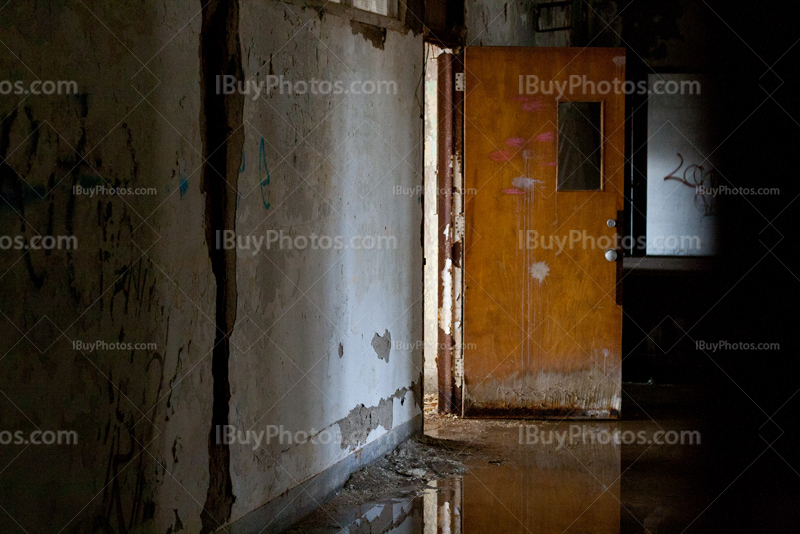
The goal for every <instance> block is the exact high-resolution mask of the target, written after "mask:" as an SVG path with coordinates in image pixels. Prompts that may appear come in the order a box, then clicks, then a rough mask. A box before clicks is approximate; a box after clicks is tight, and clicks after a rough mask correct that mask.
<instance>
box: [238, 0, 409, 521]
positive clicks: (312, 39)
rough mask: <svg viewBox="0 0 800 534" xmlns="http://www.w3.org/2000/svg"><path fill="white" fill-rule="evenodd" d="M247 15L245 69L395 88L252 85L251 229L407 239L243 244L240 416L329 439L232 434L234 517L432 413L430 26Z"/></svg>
mask: <svg viewBox="0 0 800 534" xmlns="http://www.w3.org/2000/svg"><path fill="white" fill-rule="evenodd" d="M264 21H270V24H269V25H268V26H266V27H265V25H264ZM240 31H241V42H242V43H243V57H244V58H245V62H244V71H245V79H252V80H254V81H259V82H264V83H266V82H268V81H269V78H268V76H270V75H273V76H281V75H282V76H283V77H284V80H286V81H291V82H295V81H299V80H307V81H309V80H311V79H317V80H327V81H332V82H333V81H336V80H340V81H343V82H344V84H345V87H349V85H350V83H351V82H354V81H362V82H363V81H372V82H378V81H394V82H396V83H397V92H396V94H372V95H356V94H349V95H313V94H305V95H298V94H294V95H288V94H280V93H279V92H277V91H273V92H272V93H271V94H270V95H269V96H264V97H263V98H259V99H256V100H253V99H252V98H247V99H246V100H245V112H244V123H245V146H244V161H245V164H244V165H243V166H242V173H241V175H240V180H239V192H240V195H241V201H240V204H239V207H238V209H237V221H236V226H237V234H239V235H253V236H264V235H268V234H269V233H270V232H273V234H272V235H275V234H274V232H283V235H285V236H291V237H292V238H297V237H309V236H311V235H312V234H316V235H320V236H330V237H333V238H336V237H341V238H342V243H344V245H345V246H346V247H347V246H349V243H350V240H351V238H352V237H354V236H362V237H371V238H377V237H379V236H383V237H388V238H393V239H394V244H392V243H390V242H386V243H385V244H384V245H383V246H382V248H381V249H378V248H375V249H360V250H358V249H350V248H347V249H336V248H335V247H332V248H323V247H322V246H320V247H319V248H318V249H316V250H315V249H313V248H312V247H311V246H310V245H309V246H308V248H306V249H299V248H288V247H283V248H278V249H275V248H270V250H268V251H264V250H263V249H262V251H261V252H260V253H255V254H254V250H249V251H248V250H240V251H239V254H238V257H237V277H238V280H239V284H238V293H239V305H238V311H237V327H236V329H235V331H234V336H233V339H232V341H233V343H234V344H235V345H236V347H238V349H237V350H236V351H235V353H234V354H233V355H232V361H231V386H232V395H233V396H232V399H231V406H233V407H235V413H234V412H232V413H231V424H232V425H234V426H235V427H236V428H239V429H244V430H246V429H252V430H253V431H256V432H260V431H265V432H269V428H270V427H271V428H273V429H274V428H275V427H282V429H283V430H285V431H288V432H290V433H291V434H292V436H295V435H297V432H307V433H309V434H318V435H319V439H318V440H317V441H319V443H296V442H289V440H287V439H284V440H279V438H278V437H274V438H272V440H271V442H270V443H268V444H263V446H261V447H256V448H255V450H253V449H254V447H253V446H235V447H233V448H232V449H231V455H232V460H231V469H232V472H233V481H234V494H235V495H236V496H237V500H236V502H235V504H234V508H233V516H232V518H233V519H236V518H237V517H240V516H241V515H243V514H245V513H247V512H248V511H249V510H252V509H253V507H255V506H258V505H259V504H263V503H265V502H268V501H269V500H271V499H272V498H274V497H277V496H278V495H280V494H281V493H283V492H284V491H286V490H287V489H290V488H292V487H294V486H296V485H297V484H298V483H300V482H303V481H306V480H308V479H309V478H310V477H312V476H314V475H315V474H317V473H319V472H320V471H322V470H323V469H325V468H327V467H329V466H331V465H333V464H334V463H336V462H337V461H339V460H342V459H343V458H344V457H345V456H347V455H349V454H352V453H353V451H354V450H356V449H357V448H361V447H362V446H363V445H364V444H365V443H366V442H369V441H373V440H374V439H376V438H377V437H379V436H380V435H382V434H384V433H386V432H388V431H390V430H392V428H393V427H394V428H396V427H397V426H399V425H401V424H403V423H405V422H407V421H409V420H410V419H411V418H413V417H415V416H419V415H420V414H421V399H419V393H420V391H421V380H422V350H421V349H422V347H421V346H420V345H419V343H418V342H417V341H418V340H420V339H421V337H422V313H421V312H422V246H421V235H420V232H421V222H422V209H421V204H420V199H419V195H418V194H409V193H408V190H415V191H416V189H414V188H416V187H418V186H421V184H422V176H421V172H420V171H421V167H422V150H423V144H422V119H421V115H422V110H421V103H422V84H421V78H422V61H423V47H422V39H421V36H419V35H414V34H413V33H411V32H409V33H407V34H403V33H399V32H395V31H391V30H388V31H386V34H385V41H383V42H382V43H381V44H380V46H381V48H382V49H381V48H378V47H376V46H375V44H374V43H373V42H372V41H371V40H368V39H367V36H363V35H362V34H360V33H358V31H357V30H356V29H355V28H353V26H351V23H350V21H349V20H347V19H346V18H344V17H340V16H335V15H329V14H325V15H324V16H322V17H320V16H319V15H317V13H316V12H315V11H314V10H313V9H303V8H301V7H298V6H292V5H287V4H280V3H277V2H255V1H246V2H243V3H242V8H241V26H240ZM365 88H366V87H365ZM262 96H263V95H262ZM267 181H268V183H266V182H267ZM398 187H399V188H400V189H399V190H398V189H396V188H398ZM398 191H405V193H398ZM267 206H268V207H267ZM275 245H276V244H274V245H273V247H274V246H275ZM387 348H388V349H389V350H388V351H387V350H386V349H387ZM273 432H275V430H273ZM340 435H343V440H344V443H340V442H339V441H338V438H336V439H334V441H333V442H330V443H325V441H327V440H328V439H329V437H335V436H340ZM300 436H301V437H302V434H300ZM292 439H294V438H292Z"/></svg>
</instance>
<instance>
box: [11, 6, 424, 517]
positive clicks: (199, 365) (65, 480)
mask: <svg viewBox="0 0 800 534" xmlns="http://www.w3.org/2000/svg"><path fill="white" fill-rule="evenodd" d="M213 4H214V5H217V4H219V2H214V3H213ZM202 7H203V6H202V5H201V3H200V2H192V3H190V4H181V5H178V4H169V3H167V4H145V5H141V4H136V5H133V4H125V3H123V4H116V3H106V2H104V3H89V4H86V5H82V4H81V3H76V4H74V5H73V4H70V5H67V6H65V5H61V4H60V3H48V2H38V3H10V4H8V5H6V6H4V7H2V14H0V40H2V42H3V44H4V46H2V47H0V73H2V75H1V76H0V79H8V80H25V81H26V83H27V82H30V81H32V80H36V79H42V80H75V81H76V83H77V85H78V87H79V91H78V94H75V95H50V96H44V95H19V96H3V97H2V99H1V100H0V121H2V122H0V195H1V196H2V198H0V236H11V237H14V236H17V235H21V236H23V237H24V238H25V239H26V240H28V241H30V238H31V237H33V236H35V235H37V234H41V235H54V236H61V235H64V236H75V238H76V239H77V242H78V246H77V248H75V249H72V250H52V251H39V250H30V251H24V250H13V249H10V250H0V280H1V281H2V286H0V311H2V316H1V317H0V392H2V395H0V431H6V430H7V431H17V430H21V431H23V432H25V433H26V435H27V434H28V433H29V432H31V431H34V430H37V429H39V430H42V431H47V430H50V431H57V430H69V431H72V430H74V431H76V433H77V436H78V444H77V445H70V446H67V445H60V446H32V445H31V446H26V445H25V444H21V445H15V444H13V443H12V444H10V445H3V446H1V447H0V469H3V471H2V473H0V480H1V481H2V483H0V504H1V505H2V506H3V507H4V508H5V509H6V510H7V511H9V512H12V515H11V516H9V515H8V514H0V531H2V532H22V529H21V528H20V526H21V527H22V528H24V529H25V531H27V532H39V531H41V532H43V531H53V530H55V531H59V530H60V529H61V528H62V527H64V531H65V532H66V531H68V532H98V531H113V532H176V531H186V532H200V531H201V530H202V529H203V528H204V524H203V520H202V519H201V516H202V509H203V506H204V505H206V504H207V503H208V497H209V495H210V494H211V493H213V491H215V490H217V489H218V488H217V487H212V488H211V490H212V491H209V485H210V477H209V469H210V467H209V451H210V450H211V448H210V443H209V440H210V438H212V437H213V433H214V426H213V423H214V422H216V421H219V419H216V418H215V417H214V413H215V410H214V402H215V400H219V398H220V397H219V395H217V397H216V399H215V393H214V391H215V379H217V378H218V377H219V376H220V375H218V374H217V373H212V361H215V360H214V357H215V356H216V353H214V347H215V345H217V344H218V343H217V342H218V341H219V339H220V337H219V336H218V327H219V326H220V325H223V326H225V325H227V326H226V327H230V325H229V324H228V322H229V321H231V315H232V314H229V315H225V317H227V318H224V319H223V320H222V321H220V317H219V309H220V299H221V298H222V300H223V303H225V305H226V306H228V305H229V303H230V294H231V293H233V294H235V298H234V300H233V304H234V305H235V323H234V326H233V330H232V337H231V341H230V346H229V354H228V358H229V362H228V364H229V366H228V376H227V381H228V386H229V388H230V395H231V398H230V403H229V407H230V410H229V413H228V418H227V421H228V422H229V424H231V425H233V426H235V427H236V428H239V429H247V428H251V427H254V428H255V429H261V428H263V427H264V425H267V424H269V425H273V426H279V425H283V426H284V427H285V428H287V429H291V430H292V431H297V430H302V431H306V432H311V431H316V432H320V431H323V430H326V431H328V432H333V433H335V434H336V435H341V434H342V429H343V428H344V430H345V433H349V434H353V435H354V436H355V441H352V442H347V443H346V446H345V447H344V448H343V447H342V443H341V441H338V442H327V443H324V444H322V443H320V444H312V443H302V444H296V443H293V444H279V443H277V442H274V441H273V442H272V443H271V444H267V445H265V446H264V448H263V449H257V450H255V451H254V450H253V449H252V447H249V446H246V445H245V446H240V447H239V446H235V445H231V448H230V460H229V468H228V469H229V472H228V476H229V477H230V480H231V484H232V496H233V502H232V507H231V508H230V510H229V511H228V512H227V514H229V516H228V517H227V518H225V517H224V515H225V514H224V513H225V512H226V511H225V510H224V508H225V507H224V506H222V507H221V509H222V511H223V516H222V517H220V516H215V517H216V518H217V520H219V521H220V522H222V521H232V520H235V519H236V518H238V517H241V516H242V515H244V514H246V513H248V512H250V511H252V510H254V509H255V508H257V507H258V506H260V505H262V504H264V503H266V502H268V501H269V500H271V499H272V498H274V497H276V496H278V495H280V494H281V493H283V492H284V491H286V490H287V489H289V488H292V487H294V486H296V485H297V484H298V483H299V482H301V481H304V480H308V479H309V478H311V477H313V476H314V475H316V474H318V473H320V472H321V471H322V470H324V469H325V468H327V467H330V466H331V465H333V464H334V463H336V462H338V461H340V460H342V459H343V458H345V457H347V456H348V455H350V454H357V450H358V449H360V448H361V447H363V446H364V445H365V444H366V443H369V442H372V441H373V440H375V439H376V438H377V437H379V436H381V435H382V434H384V433H386V432H388V431H390V430H391V429H392V428H397V427H398V426H399V425H402V424H403V423H405V422H407V421H409V420H410V419H411V418H413V417H414V416H418V415H419V414H420V413H421V406H420V404H419V402H420V398H419V397H420V395H419V393H420V382H421V367H422V357H421V352H420V350H419V348H418V345H417V344H416V343H415V341H416V340H418V339H420V338H421V328H422V324H421V300H420V301H418V300H417V299H418V298H419V297H420V295H421V293H422V281H421V278H422V277H421V269H420V265H421V261H422V256H421V246H420V235H419V232H420V222H421V207H420V204H419V201H418V198H417V197H416V196H409V195H396V194H394V190H393V187H394V186H396V185H400V186H404V187H406V188H409V187H415V186H417V185H419V184H421V177H420V175H419V172H418V171H419V168H420V167H421V154H422V152H421V151H422V145H421V143H420V141H421V136H422V126H421V118H420V115H421V110H420V102H421V101H422V96H421V93H420V92H419V91H420V90H421V89H420V87H421V86H420V84H419V80H420V78H421V76H422V39H421V36H419V35H414V34H412V33H408V34H403V33H398V32H395V31H391V30H388V31H386V35H385V39H384V40H383V41H382V42H381V43H380V44H381V45H382V46H383V49H379V48H376V47H375V45H374V39H373V40H372V41H371V40H368V39H367V38H365V37H364V36H363V35H362V34H361V33H359V32H358V31H355V32H354V31H353V28H352V27H351V24H350V21H349V20H347V19H346V18H343V17H336V16H332V15H323V16H320V15H317V14H316V13H315V12H314V11H313V10H310V9H305V10H304V9H302V8H300V7H296V6H290V5H287V4H281V3H278V2H271V1H270V2H250V1H247V2H242V3H241V4H240V6H239V14H238V26H239V28H238V37H239V43H240V46H241V57H242V68H243V71H244V72H243V73H241V75H242V76H244V77H245V78H250V77H251V76H256V78H257V79H261V78H259V77H260V76H263V75H265V74H269V73H275V74H284V75H286V76H287V78H291V79H294V80H300V79H305V80H310V79H312V78H315V79H326V80H335V79H342V80H345V81H350V80H359V79H360V80H395V81H396V82H397V83H398V91H397V94H394V95H377V94H376V95H358V97H357V98H356V97H355V95H353V96H351V97H349V98H343V99H341V100H336V99H333V98H322V97H316V98H312V97H311V95H306V96H305V97H293V98H286V97H285V96H284V97H283V98H279V96H280V95H274V96H272V97H269V98H266V99H261V100H252V99H250V98H248V97H245V98H244V103H243V113H244V123H243V125H242V127H241V129H240V133H241V135H242V137H243V140H242V141H241V146H242V150H241V152H242V154H241V166H240V169H239V170H234V172H235V175H234V177H231V176H230V170H229V169H230V165H231V162H233V161H235V160H236V159H237V158H236V156H238V154H230V152H231V151H230V150H228V157H227V159H226V165H227V167H222V168H221V167H219V166H211V167H208V166H207V168H206V170H203V164H204V161H205V160H206V158H207V156H208V154H209V153H211V152H213V151H211V152H210V151H209V150H207V147H206V148H204V137H203V136H204V135H205V134H204V132H205V133H206V134H207V132H208V130H207V129H206V130H204V128H207V127H208V123H209V120H208V117H207V116H206V114H207V112H208V106H207V105H204V103H203V99H202V93H201V90H200V86H201V83H202V75H201V73H202V68H203V64H202V61H201V60H202V54H203V51H202V47H201V41H202V38H201V37H202V36H201V33H202V28H203V15H202V12H201V9H202ZM225 26H226V31H229V30H230V26H229V25H228V23H227V22H226V24H225ZM297 32H301V33H300V34H298V35H297V36H296V35H295V34H297ZM227 37H231V35H230V34H227V35H226V36H223V38H227ZM232 116H233V115H231V114H230V113H229V112H226V117H227V118H226V120H230V118H231V117H232ZM232 133H233V132H232ZM236 165H237V167H239V163H238V161H237V163H236ZM216 171H220V175H219V176H217V177H214V178H212V179H213V180H217V186H219V185H220V184H221V183H222V182H220V180H224V181H225V182H226V184H227V185H226V187H231V184H233V188H234V189H233V190H234V191H235V196H234V198H235V202H234V203H233V205H234V206H235V214H234V217H235V218H234V219H232V220H233V221H235V228H236V231H237V233H238V234H240V235H244V234H248V233H261V234H263V233H264V232H265V231H267V230H284V232H287V233H294V235H297V234H298V232H299V233H303V232H311V231H314V232H316V233H317V234H324V235H333V236H336V235H340V236H343V237H344V238H345V240H347V239H349V238H350V237H351V236H354V235H362V236H378V235H380V236H395V237H396V244H397V246H396V248H393V249H390V250H334V249H326V250H302V251H300V250H270V251H266V252H265V253H264V254H258V255H255V256H254V255H253V254H252V251H251V250H237V251H235V256H234V259H235V275H236V276H235V283H236V286H235V288H234V291H232V292H231V291H228V293H226V294H225V295H223V296H222V297H221V296H220V294H219V291H218V286H217V281H218V280H223V279H224V280H227V281H230V280H232V279H233V277H232V276H230V274H229V275H227V276H225V277H224V278H219V276H215V271H214V267H213V257H214V256H213V254H210V252H211V251H212V249H213V248H214V247H213V245H212V244H210V243H209V242H208V235H209V234H208V230H209V224H212V223H210V222H209V221H210V220H211V219H213V217H210V216H209V215H210V212H209V210H212V211H211V213H218V212H217V211H215V210H219V209H220V208H216V207H211V208H209V206H208V200H209V197H208V193H209V191H210V189H209V188H208V184H207V183H206V184H205V185H204V184H203V180H204V178H203V176H204V172H205V173H206V176H208V175H211V176H213V174H210V173H214V172H216ZM267 173H269V174H267ZM232 178H233V179H232ZM237 181H238V183H237ZM76 186H81V187H83V188H88V187H94V186H105V187H130V188H152V191H149V192H147V193H146V194H134V195H124V196H123V195H112V194H107V193H105V192H104V193H99V194H96V195H94V196H89V195H88V194H77V193H76V190H75V187H76ZM226 209H227V208H226ZM226 213H228V215H224V216H223V217H222V219H225V218H226V217H228V216H229V215H230V212H226ZM214 224H216V223H214ZM221 224H222V226H223V227H225V228H228V227H229V225H228V223H226V222H224V221H223V223H221ZM231 224H232V223H231ZM217 229H218V228H216V227H211V230H217ZM211 235H213V232H212V234H211ZM225 258H227V259H225V260H224V262H225V263H226V265H228V267H226V269H230V265H231V264H233V261H231V259H230V254H226V255H225ZM226 295H227V296H226ZM226 313H229V312H227V311H226ZM386 331H388V332H390V333H391V339H392V340H393V342H394V344H393V345H392V347H391V349H390V358H388V359H379V358H378V356H377V354H376V353H375V351H374V350H373V348H372V346H371V340H372V339H373V336H374V335H375V334H376V333H377V334H381V333H385V332H386ZM381 335H383V334H381ZM97 341H101V342H102V343H103V344H104V346H102V347H99V348H98V347H91V348H89V347H87V346H79V345H76V342H80V343H94V342H97ZM117 343H131V344H137V343H151V344H154V346H151V347H147V348H127V347H126V348H124V349H120V348H119V347H118V346H116V344H117ZM395 345H396V346H395ZM340 347H341V348H340ZM223 379H224V378H223ZM350 430H352V432H349V431H350ZM345 439H349V438H345ZM350 445H353V446H350ZM223 463H224V462H223ZM212 469H213V468H212ZM223 471H224V468H223ZM223 483H224V480H223ZM218 485H219V483H216V484H212V486H218ZM205 523H206V524H205V529H206V530H208V528H210V527H213V523H212V522H209V521H208V519H206V521H205Z"/></svg>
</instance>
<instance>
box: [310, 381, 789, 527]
mask: <svg viewBox="0 0 800 534" xmlns="http://www.w3.org/2000/svg"><path fill="white" fill-rule="evenodd" d="M624 395H625V396H624V404H623V406H624V410H625V411H624V414H623V416H624V419H623V420H621V421H560V422H559V421H549V422H545V421H519V420H463V419H458V418H453V417H442V416H438V415H436V414H433V413H429V414H428V415H427V418H426V421H425V426H426V429H425V433H426V436H428V437H429V438H430V439H429V441H433V442H436V443H437V444H439V445H441V448H439V449H436V451H437V452H436V453H435V454H438V455H440V456H441V457H443V458H444V459H446V460H449V461H453V462H462V463H463V469H462V470H461V472H459V473H457V474H455V475H453V474H451V475H449V476H435V475H434V473H431V472H430V471H431V470H430V469H429V470H428V471H429V472H428V473H427V475H428V479H426V480H424V481H422V484H424V485H422V486H420V485H417V486H416V487H415V486H413V485H412V484H409V486H408V487H406V488H404V489H398V487H397V486H396V485H395V486H393V488H392V490H391V491H389V492H388V493H383V492H381V491H380V489H379V488H373V489H372V491H374V492H375V493H374V494H370V497H369V498H368V499H367V498H365V499H364V500H363V502H358V503H352V502H351V503H350V505H347V506H344V507H339V508H335V507H334V509H331V510H332V511H326V513H325V514H319V515H318V516H317V517H316V519H314V520H312V521H307V522H305V523H304V524H303V525H302V528H301V530H295V532H300V531H302V532H315V533H323V532H324V533H327V532H350V533H355V532H359V533H361V532H363V533H374V534H377V533H389V532H391V533H401V532H404V533H405V532H407V533H420V534H428V533H431V534H434V533H453V534H455V533H470V532H476V533H485V532H498V533H499V532H502V533H518V532H519V533H522V532H527V533H537V534H539V533H541V534H545V533H548V534H549V533H555V534H562V533H564V532H576V533H578V532H592V533H619V532H625V533H628V532H636V533H639V532H651V533H656V532H658V533H662V532H676V533H681V532H764V531H768V530H769V531H781V532H790V531H795V530H796V528H797V524H798V520H800V509H798V507H797V506H796V503H797V502H799V498H800V475H798V473H797V472H796V471H795V468H793V467H792V466H791V465H789V464H788V463H787V462H786V461H784V459H788V460H789V461H790V462H791V461H793V454H792V452H793V450H794V448H793V444H794V443H796V441H794V440H793V439H792V438H791V437H790V436H787V435H785V434H781V433H780V430H779V429H777V428H770V426H769V425H770V424H771V423H770V422H769V421H768V424H767V425H764V424H763V419H764V416H763V414H762V415H761V416H758V414H757V413H756V412H755V411H752V410H750V409H748V408H747V400H746V399H744V401H745V402H744V403H743V404H741V405H740V404H737V402H738V401H741V400H742V396H741V394H740V395H739V396H738V397H737V396H735V391H733V390H730V391H720V390H719V389H717V390H714V392H713V394H712V393H711V392H710V391H709V390H703V389H702V388H699V387H696V386H694V387H687V386H682V387H678V386H647V385H635V384H626V386H625V391H624ZM658 432H663V433H662V434H657V433H658ZM672 432H675V433H674V434H673V433H672ZM681 432H683V435H681ZM656 441H659V442H662V443H656ZM672 441H674V442H675V443H673V444H668V443H664V442H672ZM698 441H699V443H698ZM426 454H428V453H426ZM427 465H431V464H430V462H428V464H427ZM424 470H425V469H424V468H423V469H422V471H424ZM435 470H436V469H434V471H435ZM362 495H365V494H362Z"/></svg>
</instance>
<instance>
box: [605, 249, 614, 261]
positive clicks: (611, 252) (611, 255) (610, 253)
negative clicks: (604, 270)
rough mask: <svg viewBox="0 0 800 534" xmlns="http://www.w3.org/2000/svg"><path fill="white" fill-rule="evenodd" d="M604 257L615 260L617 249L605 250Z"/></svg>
mask: <svg viewBox="0 0 800 534" xmlns="http://www.w3.org/2000/svg"><path fill="white" fill-rule="evenodd" d="M606 259H607V260H608V261H617V251H616V250H614V249H613V248H610V249H608V250H606Z"/></svg>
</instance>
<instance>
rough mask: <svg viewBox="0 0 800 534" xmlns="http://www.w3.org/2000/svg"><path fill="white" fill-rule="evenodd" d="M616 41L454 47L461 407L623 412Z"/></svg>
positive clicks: (492, 411) (475, 412) (620, 113)
mask: <svg viewBox="0 0 800 534" xmlns="http://www.w3.org/2000/svg"><path fill="white" fill-rule="evenodd" d="M624 68H625V51H624V49H620V48H585V49H584V48H510V47H508V48H507V47H487V48H482V47H470V48H467V50H466V58H465V73H466V74H465V82H466V83H465V119H464V143H465V145H464V154H465V163H464V173H465V175H464V178H465V184H464V185H465V191H464V193H465V196H464V198H465V215H466V237H465V245H464V253H465V258H464V277H465V278H464V279H465V285H466V292H465V308H464V342H463V346H464V384H463V395H464V401H463V402H464V412H465V415H467V416H500V417H545V418H548V417H558V418H562V417H567V418H587V417H588V418H604V419H614V418H618V417H619V413H620V404H621V400H620V395H621V374H622V373H621V359H622V358H621V345H622V307H621V292H619V291H618V290H617V287H618V279H619V277H620V273H621V266H622V263H621V262H622V257H621V256H622V254H621V251H620V250H619V246H618V244H619V243H618V239H617V230H618V227H619V224H621V223H622V217H621V212H622V210H623V195H622V190H623V183H624V174H623V167H624V161H625V159H624V113H625V96H624V94H625V86H624V81H625V73H624Z"/></svg>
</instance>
